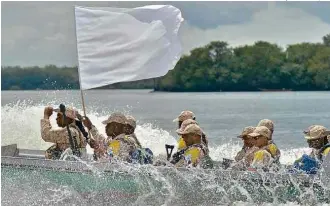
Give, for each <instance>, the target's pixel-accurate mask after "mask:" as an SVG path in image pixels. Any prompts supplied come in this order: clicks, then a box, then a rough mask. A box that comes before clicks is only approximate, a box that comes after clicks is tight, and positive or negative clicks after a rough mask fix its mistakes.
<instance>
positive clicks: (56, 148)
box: [40, 107, 87, 159]
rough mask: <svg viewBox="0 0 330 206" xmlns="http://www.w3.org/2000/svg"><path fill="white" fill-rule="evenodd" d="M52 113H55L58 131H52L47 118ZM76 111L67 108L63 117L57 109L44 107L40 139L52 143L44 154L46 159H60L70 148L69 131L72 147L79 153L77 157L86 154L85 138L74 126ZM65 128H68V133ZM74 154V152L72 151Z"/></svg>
mask: <svg viewBox="0 0 330 206" xmlns="http://www.w3.org/2000/svg"><path fill="white" fill-rule="evenodd" d="M53 112H57V117H56V123H57V125H58V126H59V127H60V129H52V125H51V124H50V120H49V118H50V117H51V116H52V114H53ZM76 113H77V112H76V111H75V110H74V109H73V108H71V107H68V108H66V110H65V116H66V118H64V115H63V113H62V112H60V110H59V109H53V108H52V107H46V108H45V109H44V118H43V119H41V121H40V124H41V137H42V139H43V140H44V141H45V142H51V143H54V145H52V146H51V147H50V148H48V149H47V150H46V152H45V157H46V159H60V157H61V155H62V153H63V152H64V151H65V150H66V149H68V148H71V144H70V138H69V131H70V135H71V137H72V140H73V144H74V145H72V146H74V147H75V148H76V152H78V153H79V156H80V157H81V155H83V154H85V153H86V144H87V143H86V138H85V137H84V135H83V134H82V132H81V131H80V129H79V128H78V127H77V125H76V124H75V120H76V118H77V116H76ZM66 126H69V131H68V129H67V127H66ZM73 152H74V154H76V155H77V154H78V153H75V151H73Z"/></svg>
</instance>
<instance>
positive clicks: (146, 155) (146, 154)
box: [131, 148, 154, 164]
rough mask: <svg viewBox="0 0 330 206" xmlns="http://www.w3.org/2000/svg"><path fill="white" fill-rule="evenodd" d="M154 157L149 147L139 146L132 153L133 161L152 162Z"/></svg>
mask: <svg viewBox="0 0 330 206" xmlns="http://www.w3.org/2000/svg"><path fill="white" fill-rule="evenodd" d="M153 157H154V154H153V153H152V151H151V149H149V148H138V149H136V150H135V151H134V152H133V153H132V155H131V158H132V162H133V163H139V164H152V163H153Z"/></svg>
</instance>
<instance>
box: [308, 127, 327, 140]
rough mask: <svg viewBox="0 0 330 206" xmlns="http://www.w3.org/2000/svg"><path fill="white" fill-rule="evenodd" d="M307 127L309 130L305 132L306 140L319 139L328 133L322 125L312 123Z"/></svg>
mask: <svg viewBox="0 0 330 206" xmlns="http://www.w3.org/2000/svg"><path fill="white" fill-rule="evenodd" d="M308 129H309V131H307V133H305V138H306V139H308V140H314V139H319V138H321V137H324V136H327V135H329V131H327V129H326V128H325V127H324V126H322V125H312V126H310V127H309V128H308Z"/></svg>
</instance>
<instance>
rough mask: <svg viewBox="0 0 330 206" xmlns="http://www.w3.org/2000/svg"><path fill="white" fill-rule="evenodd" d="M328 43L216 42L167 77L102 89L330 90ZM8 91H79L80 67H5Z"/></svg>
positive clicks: (183, 60) (185, 58)
mask: <svg viewBox="0 0 330 206" xmlns="http://www.w3.org/2000/svg"><path fill="white" fill-rule="evenodd" d="M322 40H323V42H322V43H307V42H303V43H299V44H292V45H288V47H287V48H286V49H283V48H281V47H280V46H279V45H277V44H272V43H269V42H265V41H258V42H255V43H254V44H253V45H244V46H238V47H230V46H229V45H228V43H227V42H224V41H213V42H210V43H209V44H208V45H206V46H203V47H199V48H196V49H193V50H192V51H191V52H190V54H189V55H185V56H183V57H182V58H181V59H180V60H179V62H178V63H177V65H176V66H175V68H174V69H173V70H171V71H169V72H168V73H167V74H166V75H165V76H164V77H160V78H156V79H148V80H141V81H135V82H123V83H117V84H114V85H110V86H105V87H102V88H101V89H108V88H117V89H146V88H150V89H151V88H154V90H155V91H172V92H182V91H198V92H202V91H260V90H296V91H310V90H330V34H328V35H326V36H324V37H323V39H322ZM1 80H2V81H1V88H2V90H14V89H20V90H34V89H42V90H49V89H79V79H78V69H77V67H60V68H59V67H56V66H54V65H48V66H45V67H42V68H41V67H37V66H35V67H26V68H21V67H19V66H15V67H6V66H4V67H1Z"/></svg>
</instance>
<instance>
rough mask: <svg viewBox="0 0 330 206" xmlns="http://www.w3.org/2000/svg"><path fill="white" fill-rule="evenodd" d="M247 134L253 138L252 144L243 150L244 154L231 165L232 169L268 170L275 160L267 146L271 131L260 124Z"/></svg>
mask: <svg viewBox="0 0 330 206" xmlns="http://www.w3.org/2000/svg"><path fill="white" fill-rule="evenodd" d="M247 136H248V138H252V139H254V142H253V146H252V147H250V148H249V149H247V150H246V151H245V156H244V157H243V158H242V159H241V160H239V161H238V162H236V163H235V164H233V165H232V169H238V170H246V169H263V170H265V171H268V170H269V169H270V168H271V167H272V166H274V164H273V163H274V162H275V160H274V158H273V157H272V155H271V152H270V151H269V148H268V146H269V140H270V138H271V131H270V130H269V129H268V128H267V127H265V126H260V127H256V128H255V129H254V130H253V132H252V133H249V134H248V135H247Z"/></svg>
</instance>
